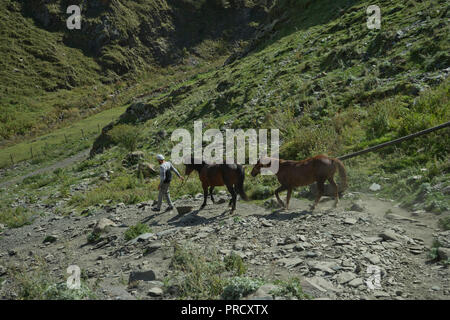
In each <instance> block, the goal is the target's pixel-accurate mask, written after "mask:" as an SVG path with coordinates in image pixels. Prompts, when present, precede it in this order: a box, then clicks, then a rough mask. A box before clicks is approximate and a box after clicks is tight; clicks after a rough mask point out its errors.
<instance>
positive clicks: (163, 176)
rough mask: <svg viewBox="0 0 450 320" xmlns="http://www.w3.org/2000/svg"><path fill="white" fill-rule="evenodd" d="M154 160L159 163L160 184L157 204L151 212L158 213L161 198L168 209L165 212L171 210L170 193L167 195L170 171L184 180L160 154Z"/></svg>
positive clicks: (170, 176) (170, 178)
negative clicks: (165, 202)
mask: <svg viewBox="0 0 450 320" xmlns="http://www.w3.org/2000/svg"><path fill="white" fill-rule="evenodd" d="M156 160H158V162H159V178H160V183H159V186H158V190H159V194H158V203H157V204H156V207H154V208H152V210H153V211H160V210H161V205H162V200H163V196H164V197H165V198H166V201H167V204H168V205H169V207H168V208H167V210H166V211H169V210H172V209H173V203H172V200H170V193H169V187H170V181H172V171H173V172H175V174H176V175H177V176H178V178H180V179H181V180H182V181H183V180H184V178H183V177H182V176H181V175H180V173H179V172H178V170H177V169H176V168H175V167H174V166H173V165H172V163H170V162H169V161H165V160H164V156H163V155H162V154H158V155H157V156H156Z"/></svg>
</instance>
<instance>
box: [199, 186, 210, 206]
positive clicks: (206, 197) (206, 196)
mask: <svg viewBox="0 0 450 320" xmlns="http://www.w3.org/2000/svg"><path fill="white" fill-rule="evenodd" d="M207 199H208V186H203V204H202V206H201V207H200V209H203V208H204V207H205V206H206V200H207Z"/></svg>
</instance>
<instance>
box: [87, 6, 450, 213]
mask: <svg viewBox="0 0 450 320" xmlns="http://www.w3.org/2000/svg"><path fill="white" fill-rule="evenodd" d="M370 4H374V3H369V2H368V1H363V2H361V1H334V2H333V3H332V4H330V3H329V2H328V1H283V2H280V3H278V5H279V6H278V7H276V8H275V10H273V11H272V13H271V14H272V17H273V19H279V21H280V22H279V23H278V24H273V25H274V27H273V29H270V30H271V31H270V32H267V33H266V34H265V35H264V36H263V37H260V38H259V40H256V41H254V42H253V43H252V45H251V46H252V48H253V50H252V51H250V52H248V53H246V54H245V53H244V54H242V56H243V57H242V58H240V59H236V60H234V61H233V62H232V63H230V64H227V65H225V66H223V67H221V68H219V69H218V70H216V71H212V72H210V73H206V74H203V75H199V76H195V77H192V78H191V79H190V80H189V81H186V82H184V83H181V84H179V85H177V86H175V87H173V88H172V90H171V91H168V92H167V93H166V94H163V95H160V96H158V97H157V98H153V99H152V98H150V99H141V101H138V102H136V103H135V104H134V105H132V106H131V107H130V108H129V110H128V112H127V113H125V114H124V115H123V116H122V117H121V119H120V120H119V121H118V123H121V124H123V123H125V124H126V123H128V124H132V125H138V126H139V130H141V131H142V132H144V136H145V140H146V141H148V144H146V145H148V148H147V150H148V151H149V152H163V153H169V152H170V150H171V148H172V147H173V145H174V144H171V143H163V144H160V138H159V134H158V132H160V131H161V130H164V131H166V132H167V133H168V134H169V136H170V133H171V132H172V131H173V130H175V129H177V128H180V127H183V128H186V129H188V130H192V129H193V122H194V120H198V119H201V120H202V121H203V123H204V129H205V130H206V129H208V128H220V129H226V128H279V129H280V130H281V134H282V135H281V139H282V148H281V156H282V157H283V158H289V159H302V158H305V157H308V156H311V155H315V154H318V153H327V154H329V155H331V156H339V155H343V154H346V153H349V152H351V151H356V150H360V149H363V148H365V147H368V146H371V145H375V144H378V143H382V142H385V141H388V140H391V139H394V138H397V137H400V136H403V135H406V134H409V133H413V132H416V131H419V130H421V129H425V128H428V127H431V126H434V125H437V124H440V123H443V122H446V121H448V119H450V106H449V100H448V98H449V83H448V73H449V69H448V68H449V67H450V60H449V56H448V52H449V41H448V40H449V34H450V33H449V26H448V24H447V23H446V19H447V18H448V4H447V3H446V2H445V1H423V2H418V1H417V2H416V1H408V2H406V3H394V2H391V1H378V2H377V4H378V5H379V6H380V7H381V8H382V21H383V24H382V28H381V30H369V29H368V28H367V27H366V21H367V15H366V8H367V6H368V5H370ZM286 13H288V16H287V17H286ZM139 110H140V111H141V112H142V114H141V115H139V114H138V115H137V116H136V113H139ZM448 138H449V131H448V129H446V130H444V131H441V132H438V133H435V134H430V135H428V136H426V137H422V138H419V139H416V140H413V141H408V142H405V143H402V144H401V145H398V146H395V147H391V148H387V149H384V150H383V151H382V152H379V153H376V154H372V155H368V156H366V157H362V158H359V159H354V160H351V161H347V162H346V163H348V165H349V166H352V165H355V169H353V170H352V171H353V173H354V174H355V175H357V174H359V176H360V177H359V178H358V179H356V180H355V181H354V183H355V184H356V185H359V184H360V183H361V184H362V183H367V179H369V177H372V176H373V179H375V180H377V179H378V182H380V181H383V180H382V179H383V178H382V175H386V178H387V176H388V175H396V174H399V172H401V171H402V170H406V171H405V173H404V175H405V179H406V178H407V176H408V175H410V174H412V173H413V172H416V173H417V172H419V173H420V172H422V173H423V172H425V171H426V170H427V171H426V172H428V173H427V177H426V178H425V177H424V179H425V180H427V179H434V178H436V179H438V180H439V181H440V179H441V178H442V176H441V175H444V177H448V170H449V163H448V153H449V146H448V143H447V141H449V139H448ZM112 143H113V141H112V140H111V139H110V138H109V137H108V134H107V133H105V134H103V135H101V136H100V137H99V139H97V141H96V143H95V144H94V147H93V149H92V152H93V153H95V152H97V151H101V150H102V149H103V148H104V147H107V146H109V145H111V144H112ZM144 148H145V147H144ZM427 168H428V169H427ZM421 169H424V170H423V171H420V170H421ZM406 172H407V173H406ZM413 175H414V174H413ZM417 175H418V174H417ZM376 176H378V178H376ZM421 176H423V174H421ZM370 179H372V178H370ZM387 179H388V178H387ZM389 179H393V181H395V178H389ZM419 182H422V183H424V181H422V180H420V179H419ZM419 182H418V183H419ZM441 187H442V185H441ZM408 188H409V187H408ZM408 188H406V189H408ZM389 193H390V191H388V192H387V194H389ZM391 194H392V193H391ZM442 208H443V209H445V208H446V205H442ZM439 210H440V209H439Z"/></svg>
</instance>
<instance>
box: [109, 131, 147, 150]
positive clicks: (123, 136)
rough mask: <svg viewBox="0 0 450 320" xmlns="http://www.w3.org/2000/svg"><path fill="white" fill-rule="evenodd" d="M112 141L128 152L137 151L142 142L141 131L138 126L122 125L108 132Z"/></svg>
mask: <svg viewBox="0 0 450 320" xmlns="http://www.w3.org/2000/svg"><path fill="white" fill-rule="evenodd" d="M108 135H109V136H110V137H111V139H112V141H113V142H114V143H115V144H118V145H120V146H122V147H123V148H125V149H126V150H128V151H135V150H136V148H137V145H138V143H139V141H140V140H141V131H140V130H139V128H137V127H136V126H132V125H128V124H120V125H118V126H115V127H114V128H113V129H111V130H110V131H109V132H108Z"/></svg>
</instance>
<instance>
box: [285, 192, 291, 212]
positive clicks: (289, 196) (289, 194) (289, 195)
mask: <svg viewBox="0 0 450 320" xmlns="http://www.w3.org/2000/svg"><path fill="white" fill-rule="evenodd" d="M291 193H292V188H289V189H288V192H287V196H286V209H289V201H290V200H291Z"/></svg>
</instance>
